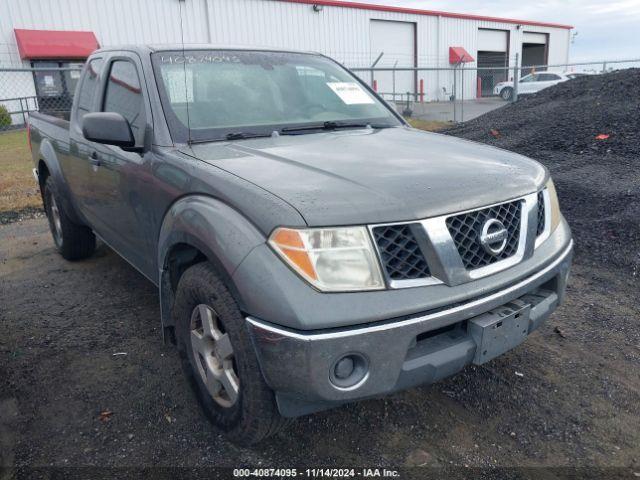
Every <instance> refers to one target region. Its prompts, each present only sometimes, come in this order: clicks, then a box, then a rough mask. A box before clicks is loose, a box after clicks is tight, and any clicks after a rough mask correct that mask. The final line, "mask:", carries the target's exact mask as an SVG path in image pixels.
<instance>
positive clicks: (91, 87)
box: [77, 58, 103, 121]
mask: <svg viewBox="0 0 640 480" xmlns="http://www.w3.org/2000/svg"><path fill="white" fill-rule="evenodd" d="M102 64H103V62H102V59H101V58H94V59H93V60H91V61H90V62H89V65H87V73H85V76H84V79H83V80H82V86H81V87H80V90H79V91H78V111H77V116H78V121H80V120H82V117H84V116H85V114H87V113H89V112H91V109H92V107H93V96H94V95H95V93H96V89H97V88H98V85H99V84H100V73H101V72H102Z"/></svg>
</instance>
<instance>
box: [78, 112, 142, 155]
mask: <svg viewBox="0 0 640 480" xmlns="http://www.w3.org/2000/svg"><path fill="white" fill-rule="evenodd" d="M82 135H84V138H86V139H87V140H89V141H91V142H96V143H104V144H106V145H115V146H117V147H121V148H124V149H126V148H133V147H135V145H136V140H135V138H134V137H133V132H132V131H131V125H129V122H128V121H127V119H126V118H124V117H123V116H122V115H120V114H119V113H115V112H96V113H87V114H86V115H85V116H84V117H82Z"/></svg>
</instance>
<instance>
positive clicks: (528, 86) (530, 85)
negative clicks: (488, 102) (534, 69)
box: [493, 72, 571, 100]
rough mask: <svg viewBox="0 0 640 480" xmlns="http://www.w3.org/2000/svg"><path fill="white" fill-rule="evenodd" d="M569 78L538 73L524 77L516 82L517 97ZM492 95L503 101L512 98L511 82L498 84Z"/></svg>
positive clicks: (556, 74) (560, 74)
mask: <svg viewBox="0 0 640 480" xmlns="http://www.w3.org/2000/svg"><path fill="white" fill-rule="evenodd" d="M570 79H571V77H569V76H567V75H565V74H563V73H551V72H539V73H530V74H529V75H525V76H524V77H522V78H521V79H520V81H519V82H518V95H527V94H530V93H536V92H539V91H540V90H544V89H545V88H547V87H550V86H552V85H555V84H557V83H560V82H566V81H567V80H570ZM493 93H494V94H496V95H500V97H502V99H503V100H511V98H512V97H513V82H500V83H497V84H496V86H495V87H494V88H493Z"/></svg>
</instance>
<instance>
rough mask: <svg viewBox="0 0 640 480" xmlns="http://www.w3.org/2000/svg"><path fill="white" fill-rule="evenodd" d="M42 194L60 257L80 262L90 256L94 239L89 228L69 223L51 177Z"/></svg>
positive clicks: (94, 243) (48, 178) (94, 245)
mask: <svg viewBox="0 0 640 480" xmlns="http://www.w3.org/2000/svg"><path fill="white" fill-rule="evenodd" d="M42 193H43V202H44V210H45V213H46V214H47V219H48V220H49V228H50V230H51V235H52V236H53V242H54V243H55V245H56V249H57V250H58V252H59V253H60V255H62V257H63V258H65V259H66V260H81V259H83V258H87V257H89V256H91V254H92V253H93V251H94V250H95V248H96V237H95V235H94V234H93V232H92V231H91V229H90V228H88V227H85V226H83V225H77V224H75V223H73V222H72V221H71V219H70V218H69V216H68V215H67V213H66V212H65V210H64V207H63V206H62V203H61V201H60V196H59V194H58V191H57V190H56V185H55V182H54V181H53V178H52V177H47V179H46V181H45V184H44V189H43V192H42Z"/></svg>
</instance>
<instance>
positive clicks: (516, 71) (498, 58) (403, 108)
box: [351, 55, 640, 123]
mask: <svg viewBox="0 0 640 480" xmlns="http://www.w3.org/2000/svg"><path fill="white" fill-rule="evenodd" d="M481 60H482V61H478V62H474V63H473V64H460V65H456V66H449V67H417V68H414V67H388V66H386V67H380V66H378V65H375V66H370V67H360V66H358V67H352V68H351V71H353V72H354V73H355V74H356V75H358V76H359V77H360V78H361V79H362V80H363V81H364V82H366V83H367V84H368V85H369V86H370V87H371V88H373V89H374V90H375V91H377V92H378V94H380V95H381V96H382V97H383V98H384V99H385V100H387V101H389V102H390V103H392V104H395V106H396V108H397V109H398V111H400V112H401V113H402V114H403V115H405V116H410V117H413V118H417V119H420V120H426V121H434V122H455V123H459V122H464V121H467V120H472V119H473V118H475V117H477V116H479V115H482V114H483V113H486V112H488V111H491V110H493V109H496V108H499V107H501V106H504V105H506V104H507V103H508V102H513V101H516V100H517V99H518V97H519V96H521V95H528V94H533V93H536V92H538V91H540V90H543V89H545V88H547V87H550V86H552V85H555V84H556V83H559V82H563V81H570V80H572V79H574V78H576V77H578V76H582V75H600V74H602V73H607V72H611V71H614V70H621V69H626V68H640V59H632V60H606V61H598V62H582V63H567V64H548V65H525V66H523V65H521V64H520V61H519V58H518V56H517V55H515V56H514V57H513V58H507V57H506V56H505V55H495V56H491V55H485V56H483V57H482V58H481ZM499 63H502V64H503V65H502V66H500V65H499ZM483 65H484V66H483ZM507 65H519V67H513V66H511V67H509V66H507Z"/></svg>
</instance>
